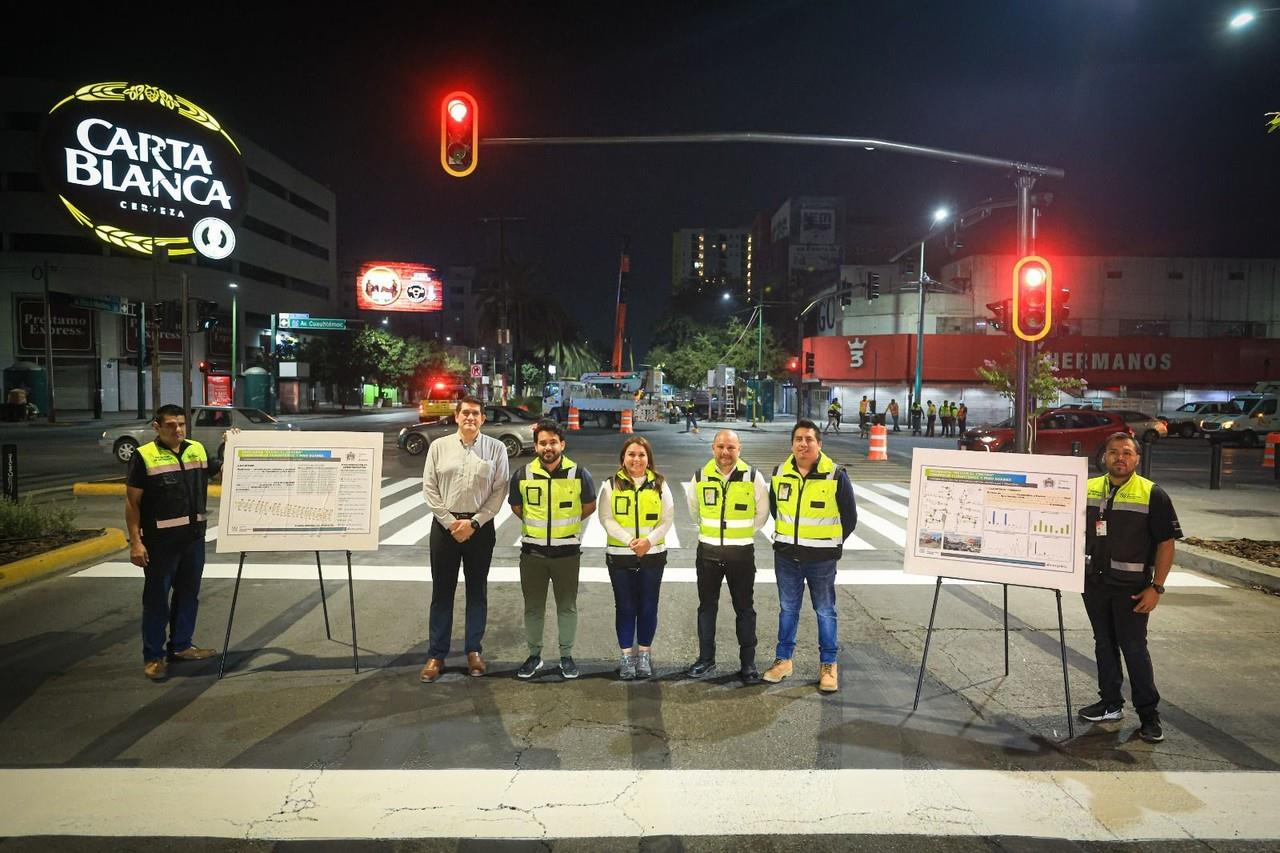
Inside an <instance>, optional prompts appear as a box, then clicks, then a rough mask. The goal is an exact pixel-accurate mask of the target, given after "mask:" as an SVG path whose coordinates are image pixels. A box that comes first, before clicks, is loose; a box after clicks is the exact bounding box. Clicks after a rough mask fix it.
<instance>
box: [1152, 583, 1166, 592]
mask: <svg viewBox="0 0 1280 853" xmlns="http://www.w3.org/2000/svg"><path fill="white" fill-rule="evenodd" d="M1151 588H1152V589H1154V590H1155V591H1156V592H1158V593H1159V594H1160V595H1164V587H1162V586H1161V585H1160V584H1158V583H1156V582H1155V581H1152V582H1151Z"/></svg>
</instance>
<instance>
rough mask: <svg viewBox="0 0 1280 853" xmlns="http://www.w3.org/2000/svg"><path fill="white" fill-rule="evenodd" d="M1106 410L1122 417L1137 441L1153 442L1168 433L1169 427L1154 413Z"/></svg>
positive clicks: (1131, 410)
mask: <svg viewBox="0 0 1280 853" xmlns="http://www.w3.org/2000/svg"><path fill="white" fill-rule="evenodd" d="M1107 411H1110V412H1115V413H1116V414H1117V415H1119V416H1120V417H1121V418H1123V419H1124V422H1125V423H1127V424H1128V425H1129V428H1130V429H1132V430H1133V434H1134V436H1135V437H1137V439H1138V441H1145V442H1154V441H1156V440H1157V439H1161V438H1164V437H1166V436H1167V435H1168V434H1169V427H1168V426H1167V425H1166V424H1165V422H1164V421H1162V420H1160V419H1159V418H1157V417H1156V416H1155V415H1148V414H1147V413H1146V412H1139V411H1135V410H1133V409H1108V410H1107Z"/></svg>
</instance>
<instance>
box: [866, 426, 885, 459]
mask: <svg viewBox="0 0 1280 853" xmlns="http://www.w3.org/2000/svg"><path fill="white" fill-rule="evenodd" d="M867 459H868V460H870V461H872V462H888V461H889V431H888V430H887V429H885V428H884V425H883V424H875V425H874V426H872V427H871V443H870V445H869V446H868V449H867Z"/></svg>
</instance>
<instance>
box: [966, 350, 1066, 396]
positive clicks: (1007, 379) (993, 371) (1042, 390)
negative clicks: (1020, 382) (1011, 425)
mask: <svg viewBox="0 0 1280 853" xmlns="http://www.w3.org/2000/svg"><path fill="white" fill-rule="evenodd" d="M1029 367H1030V370H1029V371H1028V378H1027V393H1028V394H1029V395H1030V396H1031V397H1032V398H1033V399H1035V400H1055V401H1056V400H1057V399H1058V396H1059V395H1060V394H1062V393H1063V392H1066V393H1068V394H1074V395H1077V396H1078V395H1079V394H1080V393H1081V392H1083V391H1084V389H1085V386H1086V385H1088V384H1089V383H1088V382H1086V381H1085V380H1084V379H1080V378H1076V377H1068V376H1059V375H1058V366H1057V365H1056V364H1054V363H1053V360H1052V359H1051V358H1050V357H1049V356H1048V355H1047V354H1045V353H1041V354H1040V355H1038V356H1036V357H1035V358H1033V359H1032V360H1031V363H1030V365H1029ZM1017 369H1018V368H1017V357H1016V355H1015V354H1014V352H1013V350H1010V351H1009V352H1006V353H1005V355H1004V357H1003V358H1002V359H1001V360H1000V361H998V362H997V361H992V360H991V359H987V360H985V361H984V362H983V363H982V367H979V368H978V369H977V373H978V376H980V377H981V378H982V380H983V381H984V382H986V383H987V384H988V385H990V386H991V387H992V388H994V389H995V390H996V392H997V393H999V394H1000V396H1001V397H1004V398H1005V399H1007V400H1010V401H1012V400H1013V399H1014V397H1015V396H1016V390H1015V388H1014V377H1015V376H1016V375H1017Z"/></svg>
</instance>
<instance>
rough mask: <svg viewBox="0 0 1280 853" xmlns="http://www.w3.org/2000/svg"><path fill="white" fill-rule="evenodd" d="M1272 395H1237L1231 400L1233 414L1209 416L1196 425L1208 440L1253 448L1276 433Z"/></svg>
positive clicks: (1278, 418)
mask: <svg viewBox="0 0 1280 853" xmlns="http://www.w3.org/2000/svg"><path fill="white" fill-rule="evenodd" d="M1278 401H1280V398H1277V397H1276V395H1275V394H1241V395H1240V396H1238V397H1235V398H1233V399H1232V400H1231V402H1232V403H1235V404H1237V405H1238V406H1239V411H1238V412H1237V413H1235V414H1226V415H1211V416H1209V417H1207V418H1205V419H1204V420H1203V421H1201V423H1200V428H1201V429H1202V430H1204V434H1205V435H1206V436H1208V437H1209V438H1210V439H1213V438H1215V437H1216V438H1218V439H1219V440H1228V441H1229V440H1238V441H1239V442H1240V443H1241V444H1242V445H1244V446H1245V447H1257V446H1258V445H1260V444H1261V443H1262V439H1263V437H1264V436H1265V435H1266V434H1267V433H1269V432H1275V431H1277V430H1280V415H1277V412H1276V410H1277V403H1278Z"/></svg>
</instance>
